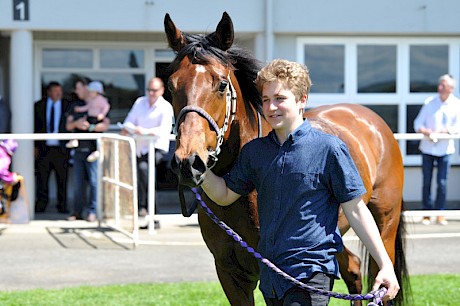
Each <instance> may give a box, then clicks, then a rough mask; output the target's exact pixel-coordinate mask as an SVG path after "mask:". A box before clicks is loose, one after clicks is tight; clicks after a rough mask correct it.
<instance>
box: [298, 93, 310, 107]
mask: <svg viewBox="0 0 460 306" xmlns="http://www.w3.org/2000/svg"><path fill="white" fill-rule="evenodd" d="M307 101H308V95H304V96H302V97H301V98H300V100H299V102H300V106H301V107H302V109H304V108H305V107H306V106H307Z"/></svg>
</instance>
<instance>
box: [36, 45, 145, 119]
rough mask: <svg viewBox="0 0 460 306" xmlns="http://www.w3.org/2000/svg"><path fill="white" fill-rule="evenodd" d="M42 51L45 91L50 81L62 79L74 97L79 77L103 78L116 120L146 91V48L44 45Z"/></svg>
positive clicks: (61, 81) (42, 83) (111, 113)
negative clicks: (52, 46)
mask: <svg viewBox="0 0 460 306" xmlns="http://www.w3.org/2000/svg"><path fill="white" fill-rule="evenodd" d="M41 55H42V56H41V69H40V80H41V87H42V94H45V88H46V86H47V84H48V83H49V82H51V81H58V82H59V83H61V84H62V85H63V89H64V93H65V95H66V97H67V98H69V99H71V98H72V92H73V86H74V83H75V80H76V79H77V78H79V77H87V78H89V79H90V80H97V81H100V82H102V83H103V85H104V91H105V95H106V97H107V98H108V100H109V102H110V107H111V110H110V118H111V121H112V123H113V124H116V122H118V121H120V122H122V121H123V120H124V119H125V117H126V115H127V114H128V111H129V110H130V109H131V106H132V104H133V103H134V101H135V100H136V99H137V98H138V97H139V96H142V95H144V94H145V86H146V73H147V68H146V67H145V66H146V64H145V63H146V60H145V57H146V51H145V49H121V48H105V47H104V48H92V49H89V48H82V49H78V48H43V49H42V50H41Z"/></svg>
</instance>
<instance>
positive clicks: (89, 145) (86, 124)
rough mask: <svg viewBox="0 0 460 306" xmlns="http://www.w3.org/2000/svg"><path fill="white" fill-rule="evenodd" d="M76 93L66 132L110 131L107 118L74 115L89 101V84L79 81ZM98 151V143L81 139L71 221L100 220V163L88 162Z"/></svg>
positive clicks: (77, 150)
mask: <svg viewBox="0 0 460 306" xmlns="http://www.w3.org/2000/svg"><path fill="white" fill-rule="evenodd" d="M75 93H76V95H77V97H78V100H76V101H74V102H73V104H72V105H71V106H70V108H69V109H70V111H69V114H68V116H67V122H66V128H67V130H68V131H75V132H77V133H102V132H105V131H107V130H108V129H109V126H110V119H109V117H108V116H106V117H105V118H103V119H102V120H100V121H99V120H97V118H95V117H91V116H88V114H87V112H84V113H78V112H75V107H78V106H80V107H81V106H85V105H86V103H87V102H86V101H87V100H88V98H89V91H88V82H87V80H86V79H84V78H80V79H78V80H77V81H76V82H75ZM95 150H96V141H95V140H81V141H79V144H78V147H77V148H75V154H74V156H73V161H74V164H73V183H74V185H73V190H74V203H73V210H72V214H71V215H70V216H69V217H68V218H67V220H69V221H74V220H77V219H83V218H84V219H86V221H88V222H94V221H96V220H97V217H96V205H97V163H93V162H89V161H88V156H89V155H90V154H91V152H93V151H95ZM86 177H87V178H88V182H89V187H90V196H89V199H87V201H85V197H84V195H86V184H85V182H86V179H85V178H86ZM82 197H83V198H82Z"/></svg>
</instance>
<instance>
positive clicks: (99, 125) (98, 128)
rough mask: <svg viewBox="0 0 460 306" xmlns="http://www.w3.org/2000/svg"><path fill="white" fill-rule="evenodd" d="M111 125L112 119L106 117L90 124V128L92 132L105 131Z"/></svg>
mask: <svg viewBox="0 0 460 306" xmlns="http://www.w3.org/2000/svg"><path fill="white" fill-rule="evenodd" d="M93 126H94V127H93ZM109 127H110V119H109V118H107V117H105V118H104V119H103V120H102V121H101V122H98V123H97V124H90V126H89V127H88V129H89V130H90V132H105V131H107V130H108V129H109Z"/></svg>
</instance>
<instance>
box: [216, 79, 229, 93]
mask: <svg viewBox="0 0 460 306" xmlns="http://www.w3.org/2000/svg"><path fill="white" fill-rule="evenodd" d="M227 85H228V82H227V81H226V80H223V81H222V82H220V84H219V88H218V91H219V92H220V93H223V92H224V91H225V89H226V88H227Z"/></svg>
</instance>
